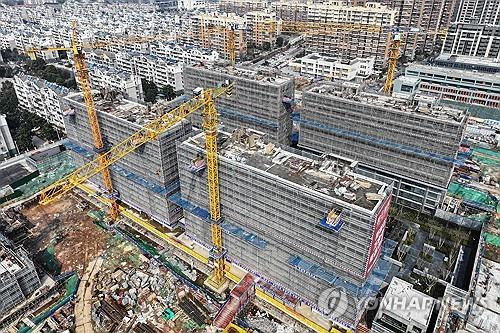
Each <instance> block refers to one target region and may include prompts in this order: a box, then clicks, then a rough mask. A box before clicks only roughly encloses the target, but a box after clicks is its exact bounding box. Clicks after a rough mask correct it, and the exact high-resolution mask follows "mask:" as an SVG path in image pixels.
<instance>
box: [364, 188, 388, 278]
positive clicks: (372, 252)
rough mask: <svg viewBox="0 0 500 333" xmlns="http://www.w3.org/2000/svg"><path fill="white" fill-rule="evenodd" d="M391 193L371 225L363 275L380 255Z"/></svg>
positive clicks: (368, 271)
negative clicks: (371, 231)
mask: <svg viewBox="0 0 500 333" xmlns="http://www.w3.org/2000/svg"><path fill="white" fill-rule="evenodd" d="M391 198H392V195H391V194H390V192H389V195H388V196H387V198H386V199H385V201H384V202H383V203H382V205H381V206H380V208H379V210H378V214H377V220H376V221H375V226H374V227H373V234H372V239H371V242H370V249H369V251H368V261H367V263H366V269H365V277H367V276H368V275H369V274H370V273H371V272H372V270H373V267H375V263H376V262H377V259H378V258H379V257H380V252H381V251H382V243H383V241H384V229H385V223H386V221H387V217H388V216H389V208H390V207H391Z"/></svg>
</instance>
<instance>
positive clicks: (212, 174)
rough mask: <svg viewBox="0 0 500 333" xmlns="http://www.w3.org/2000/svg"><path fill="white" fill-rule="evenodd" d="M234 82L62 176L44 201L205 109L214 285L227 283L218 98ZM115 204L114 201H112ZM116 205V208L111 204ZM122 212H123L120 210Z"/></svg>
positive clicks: (206, 92)
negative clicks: (225, 275)
mask: <svg viewBox="0 0 500 333" xmlns="http://www.w3.org/2000/svg"><path fill="white" fill-rule="evenodd" d="M232 90H233V85H232V83H229V82H226V83H225V84H223V85H222V86H221V87H218V88H207V89H204V90H203V92H202V93H201V94H200V95H199V96H195V97H194V98H192V99H191V100H189V101H187V102H185V103H183V104H181V105H180V106H178V107H176V108H175V109H173V110H172V111H170V112H168V113H166V114H165V115H163V116H161V117H160V118H158V119H156V120H153V121H151V122H150V123H148V124H146V125H144V126H143V127H142V128H141V129H140V130H139V131H137V132H135V133H134V134H132V135H131V136H129V137H128V138H126V139H125V140H123V141H122V142H120V143H118V144H117V145H115V146H113V147H112V148H111V149H109V150H108V151H106V152H103V153H101V154H99V156H98V157H97V158H95V159H94V160H92V161H90V162H88V163H86V164H84V165H83V166H81V167H79V168H78V169H76V170H75V171H73V172H72V173H70V174H69V175H67V176H66V177H64V178H62V179H60V180H59V181H57V182H55V183H54V184H52V185H50V186H49V187H47V188H45V189H44V190H43V191H42V192H41V194H40V203H41V204H48V203H50V202H52V201H54V200H56V199H57V198H59V197H60V196H61V195H63V194H65V193H66V192H68V191H70V190H71V189H73V188H75V187H76V186H79V185H82V184H83V183H85V182H87V181H88V180H90V178H92V177H93V176H95V175H96V174H98V173H99V172H102V170H104V169H108V167H109V166H110V165H112V164H113V163H115V162H116V161H118V160H120V159H122V158H123V157H125V156H127V155H128V154H129V153H131V152H133V151H134V150H136V149H137V148H139V147H140V146H142V145H143V144H145V143H147V142H149V141H151V140H154V139H156V138H158V137H159V136H160V135H161V134H162V133H164V132H165V131H167V130H168V129H169V128H171V127H172V126H174V125H175V124H177V123H178V122H180V121H181V120H182V119H185V118H186V117H187V116H188V115H190V114H191V113H193V112H195V111H197V110H199V109H202V108H203V116H204V121H203V128H204V130H205V146H206V159H207V170H208V172H207V177H208V191H209V199H210V200H209V208H210V217H211V220H212V225H211V233H212V243H213V249H212V251H211V257H212V259H213V262H214V272H213V275H212V278H211V282H212V285H213V286H215V287H220V286H221V285H222V283H223V282H224V279H225V278H224V270H225V259H224V256H225V252H224V249H223V246H222V231H221V227H220V222H221V214H220V194H219V172H218V158H217V110H216V108H215V105H214V99H216V98H218V97H220V96H222V95H227V96H230V95H231V94H232ZM110 204H111V205H112V204H113V200H110ZM111 208H112V207H111ZM118 212H119V211H118Z"/></svg>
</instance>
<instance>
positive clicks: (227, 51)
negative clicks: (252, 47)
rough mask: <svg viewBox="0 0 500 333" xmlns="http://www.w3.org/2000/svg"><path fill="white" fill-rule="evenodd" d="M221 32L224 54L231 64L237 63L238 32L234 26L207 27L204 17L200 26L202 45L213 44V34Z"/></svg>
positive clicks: (209, 45)
mask: <svg viewBox="0 0 500 333" xmlns="http://www.w3.org/2000/svg"><path fill="white" fill-rule="evenodd" d="M216 33H219V34H221V35H222V38H223V39H224V46H223V50H224V55H225V57H226V59H228V60H229V61H230V63H231V65H234V64H235V63H236V34H235V31H234V28H232V27H226V26H213V27H207V26H206V25H205V23H204V20H203V18H202V20H201V27H200V34H199V36H200V45H201V47H203V48H207V47H211V46H212V35H213V34H216Z"/></svg>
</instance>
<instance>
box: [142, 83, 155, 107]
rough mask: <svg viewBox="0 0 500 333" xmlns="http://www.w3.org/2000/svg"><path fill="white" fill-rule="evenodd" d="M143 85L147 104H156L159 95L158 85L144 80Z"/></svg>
mask: <svg viewBox="0 0 500 333" xmlns="http://www.w3.org/2000/svg"><path fill="white" fill-rule="evenodd" d="M141 84H142V91H143V92H144V102H146V103H154V102H156V96H157V95H158V87H157V86H156V84H155V83H154V82H151V81H148V80H146V79H142V80H141Z"/></svg>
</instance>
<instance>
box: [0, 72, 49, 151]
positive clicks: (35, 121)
mask: <svg viewBox="0 0 500 333" xmlns="http://www.w3.org/2000/svg"><path fill="white" fill-rule="evenodd" d="M0 114H5V115H6V119H7V123H8V125H9V128H10V130H11V133H12V136H13V138H14V140H15V141H16V143H17V146H18V148H19V150H20V151H26V150H30V149H33V144H32V142H31V138H32V137H33V135H35V134H36V135H38V136H39V137H40V138H42V139H44V140H57V138H58V136H57V132H56V131H55V130H54V128H53V127H52V126H51V125H50V124H49V123H48V122H47V121H46V120H45V119H43V118H41V117H39V116H38V115H36V114H33V113H29V112H27V111H23V110H21V109H19V107H18V100H17V96H16V92H15V90H14V86H13V84H12V82H10V81H6V82H4V83H3V84H2V89H1V90H0ZM34 129H37V130H36V131H34Z"/></svg>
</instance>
